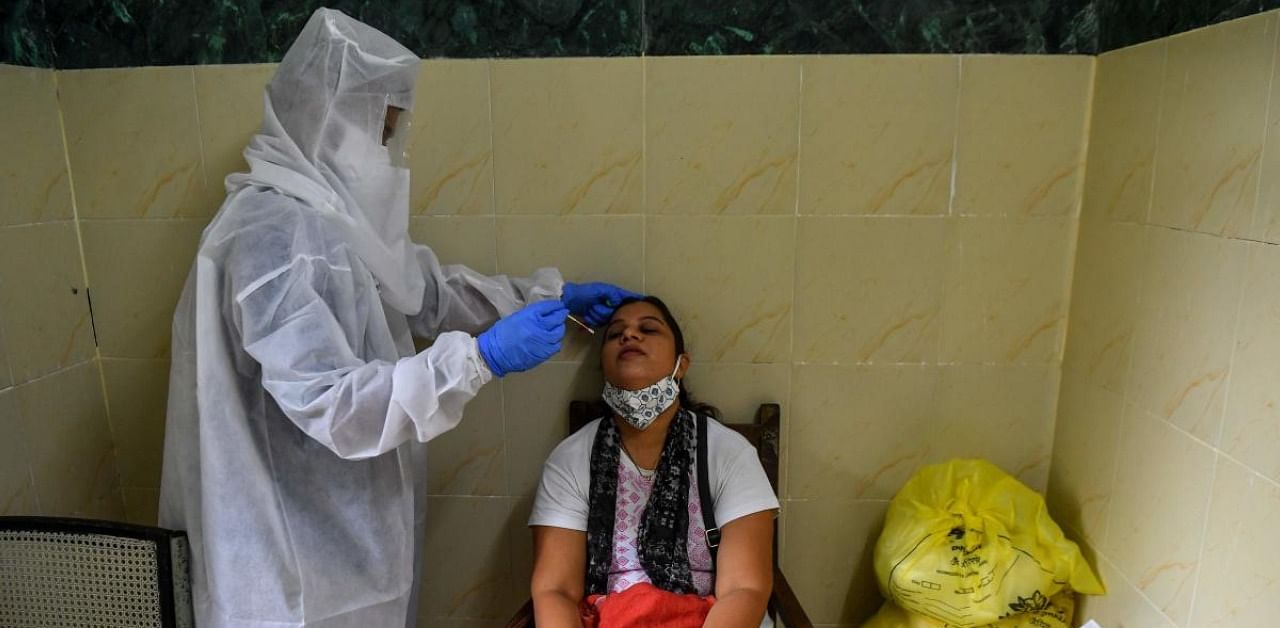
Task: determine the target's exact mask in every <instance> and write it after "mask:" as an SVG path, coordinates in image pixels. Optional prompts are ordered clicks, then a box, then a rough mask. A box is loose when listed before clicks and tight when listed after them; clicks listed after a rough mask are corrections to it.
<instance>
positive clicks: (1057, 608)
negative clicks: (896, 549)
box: [862, 589, 1076, 628]
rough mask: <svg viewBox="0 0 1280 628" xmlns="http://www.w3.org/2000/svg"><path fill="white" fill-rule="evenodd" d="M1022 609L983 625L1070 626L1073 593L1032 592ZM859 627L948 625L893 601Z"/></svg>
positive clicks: (1010, 627) (948, 627) (1017, 627)
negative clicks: (1049, 594)
mask: <svg viewBox="0 0 1280 628" xmlns="http://www.w3.org/2000/svg"><path fill="white" fill-rule="evenodd" d="M1022 609H1023V610H1021V611H1019V612H1018V613H1017V614H1015V615H1010V616H1008V617H1006V618H1004V619H1001V620H1000V621H997V622H996V623H994V624H987V625H986V626H984V627H983V628H1072V623H1071V620H1072V619H1073V618H1074V616H1075V614H1076V599H1075V594H1074V593H1072V592H1071V591H1069V590H1066V589H1064V590H1063V591H1062V592H1061V593H1059V594H1057V595H1055V596H1053V597H1052V598H1046V597H1044V596H1041V595H1036V596H1033V597H1032V598H1031V599H1029V600H1024V603H1023V604H1022ZM862 628H952V625H951V624H948V623H946V622H944V621H940V620H937V619H934V618H932V617H929V616H927V615H921V614H920V613H913V612H911V611H908V610H905V609H903V608H902V607H901V606H898V605H897V604H894V603H893V602H885V603H884V606H881V607H880V612H878V613H876V614H875V616H874V617H872V618H871V619H869V620H867V622H866V623H865V624H862Z"/></svg>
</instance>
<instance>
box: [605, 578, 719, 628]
mask: <svg viewBox="0 0 1280 628" xmlns="http://www.w3.org/2000/svg"><path fill="white" fill-rule="evenodd" d="M715 602H716V599H715V597H714V596H708V597H698V596H697V595H693V594H692V593H689V594H681V593H672V592H670V591H663V590H662V589H659V588H657V587H655V586H653V585H652V584H649V583H647V582H642V583H640V584H637V585H634V586H632V587H630V588H628V589H627V590H626V591H623V592H621V593H612V594H609V595H592V596H589V597H587V599H586V600H585V601H584V602H583V603H582V625H583V628H702V624H703V622H705V621H706V620H707V614H708V613H710V612H711V606H712V605H713V604H715Z"/></svg>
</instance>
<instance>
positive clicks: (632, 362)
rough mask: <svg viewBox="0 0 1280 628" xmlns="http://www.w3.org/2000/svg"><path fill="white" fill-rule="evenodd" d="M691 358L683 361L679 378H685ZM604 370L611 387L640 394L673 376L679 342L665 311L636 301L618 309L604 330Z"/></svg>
mask: <svg viewBox="0 0 1280 628" xmlns="http://www.w3.org/2000/svg"><path fill="white" fill-rule="evenodd" d="M688 365H689V360H688V356H685V359H683V360H681V361H680V370H679V371H678V372H677V373H676V378H677V379H680V378H683V377H684V372H685V370H686V369H687V368H688ZM600 366H601V367H602V368H603V369H604V378H605V379H606V380H608V382H609V383H610V384H613V385H614V386H617V387H618V388H623V389H626V390H638V389H640V388H644V387H645V386H649V385H650V384H653V383H654V382H657V381H658V380H660V379H662V378H664V377H666V376H668V375H670V374H671V372H672V370H673V369H675V367H676V339H675V334H674V332H673V331H672V330H671V326H670V325H669V324H667V321H666V320H665V319H664V318H663V316H662V311H661V310H659V309H658V308H657V307H656V306H654V305H653V304H651V303H646V302H644V301H636V302H634V303H628V304H626V305H624V306H622V307H620V308H618V309H617V311H615V312H614V313H613V317H611V318H610V319H609V323H608V324H607V325H605V328H604V344H603V345H602V346H601V349H600Z"/></svg>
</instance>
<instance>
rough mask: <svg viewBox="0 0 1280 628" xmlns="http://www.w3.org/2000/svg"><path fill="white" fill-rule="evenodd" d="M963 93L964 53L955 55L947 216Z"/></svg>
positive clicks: (950, 213) (956, 169)
mask: <svg viewBox="0 0 1280 628" xmlns="http://www.w3.org/2000/svg"><path fill="white" fill-rule="evenodd" d="M963 94H964V55H956V104H955V107H953V108H952V115H951V124H952V133H953V134H952V136H951V188H950V191H949V192H948V196H947V214H946V215H947V216H948V217H950V216H954V215H955V213H956V178H957V174H958V173H959V166H958V164H959V163H960V101H961V98H962V96H963Z"/></svg>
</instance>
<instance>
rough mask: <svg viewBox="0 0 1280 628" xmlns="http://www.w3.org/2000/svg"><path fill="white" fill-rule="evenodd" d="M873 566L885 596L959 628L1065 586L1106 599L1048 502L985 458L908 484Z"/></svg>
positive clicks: (933, 468) (928, 470)
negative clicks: (1049, 507)
mask: <svg viewBox="0 0 1280 628" xmlns="http://www.w3.org/2000/svg"><path fill="white" fill-rule="evenodd" d="M874 563H875V569H876V578H877V580H878V581H879V583H880V590H881V592H882V593H884V596H885V598H887V599H889V600H891V601H893V602H895V603H896V604H897V605H898V606H901V607H902V608H904V609H906V610H908V611H912V612H914V613H918V614H921V615H925V616H927V617H931V618H934V619H937V620H939V621H942V622H943V623H944V624H945V625H947V626H954V627H956V628H973V627H975V626H986V625H988V624H994V623H996V622H997V621H999V620H1000V619H1001V618H1003V617H1006V616H1009V615H1013V614H1016V613H1018V612H1020V611H1019V609H1020V608H1024V607H1025V605H1026V601H1027V600H1034V599H1037V597H1038V598H1039V599H1047V598H1053V597H1054V596H1056V595H1057V594H1058V593H1059V592H1061V591H1063V590H1064V589H1070V590H1074V591H1077V592H1080V593H1086V594H1089V595H1101V594H1103V593H1104V592H1105V590H1104V589H1103V587H1102V584H1101V583H1100V582H1098V578H1097V577H1096V576H1094V574H1093V571H1092V570H1091V569H1090V568H1089V564H1088V563H1087V562H1085V560H1084V556H1082V555H1081V554H1080V548H1079V547H1077V546H1076V544H1075V543H1073V542H1072V541H1070V540H1068V539H1067V538H1066V537H1064V536H1063V535H1062V530H1061V529H1060V528H1059V527H1058V525H1057V524H1056V523H1054V522H1053V519H1051V518H1050V517H1049V512H1048V510H1047V509H1046V508H1045V503H1044V498H1043V497H1041V496H1040V494H1039V493H1036V492H1035V491H1033V490H1031V489H1030V488H1027V486H1026V485H1024V484H1023V483H1021V482H1019V481H1018V480H1016V479H1015V478H1013V476H1010V475H1009V474H1007V473H1005V472H1004V471H1001V470H1000V468H999V467H996V466H995V465H993V464H991V463H990V462H987V461H985V460H952V461H950V462H946V463H943V464H936V465H930V466H927V467H925V468H923V469H921V470H920V471H919V472H918V473H916V475H915V476H914V477H912V478H911V479H910V480H908V481H907V483H906V484H905V485H904V486H903V487H902V490H900V491H898V494H897V495H896V496H894V498H893V501H891V502H890V503H889V511H888V513H887V514H886V516H885V523H884V531H883V532H882V533H881V534H880V540H879V541H878V542H877V543H876V549H875V557H874Z"/></svg>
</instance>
